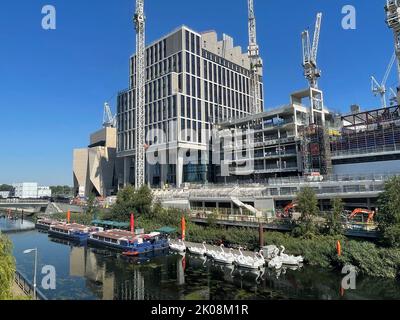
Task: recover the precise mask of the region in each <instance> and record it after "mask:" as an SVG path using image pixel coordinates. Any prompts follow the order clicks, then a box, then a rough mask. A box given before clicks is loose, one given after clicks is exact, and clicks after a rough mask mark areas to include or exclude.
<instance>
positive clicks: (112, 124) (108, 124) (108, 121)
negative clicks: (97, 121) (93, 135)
mask: <svg viewBox="0 0 400 320" xmlns="http://www.w3.org/2000/svg"><path fill="white" fill-rule="evenodd" d="M116 126H117V117H116V116H113V114H112V112H111V108H110V105H109V104H108V102H105V103H104V113H103V127H104V128H116Z"/></svg>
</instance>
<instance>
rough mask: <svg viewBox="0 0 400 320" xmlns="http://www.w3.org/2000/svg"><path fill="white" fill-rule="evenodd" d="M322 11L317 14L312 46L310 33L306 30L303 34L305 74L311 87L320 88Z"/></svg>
mask: <svg viewBox="0 0 400 320" xmlns="http://www.w3.org/2000/svg"><path fill="white" fill-rule="evenodd" d="M321 22H322V13H318V14H317V20H316V22H315V31H314V38H313V43H312V46H311V42H310V34H309V32H308V30H305V31H303V32H302V34H301V38H302V43H303V68H304V76H305V77H306V79H307V80H308V82H309V83H310V88H313V89H318V78H320V77H321V70H319V69H318V67H317V55H318V46H319V35H320V32H321Z"/></svg>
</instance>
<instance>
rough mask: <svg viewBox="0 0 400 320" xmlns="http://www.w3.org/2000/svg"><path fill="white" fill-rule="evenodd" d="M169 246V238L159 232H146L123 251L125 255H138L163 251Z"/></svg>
mask: <svg viewBox="0 0 400 320" xmlns="http://www.w3.org/2000/svg"><path fill="white" fill-rule="evenodd" d="M168 248H169V241H168V238H167V237H165V236H163V235H161V233H159V232H152V233H149V234H144V235H141V236H139V237H137V239H136V240H135V242H134V243H133V244H131V246H130V248H129V249H128V250H127V251H125V252H123V253H122V254H123V255H124V256H128V257H130V256H138V255H142V254H147V253H151V252H156V251H163V250H166V249H168Z"/></svg>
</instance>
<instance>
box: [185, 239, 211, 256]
mask: <svg viewBox="0 0 400 320" xmlns="http://www.w3.org/2000/svg"><path fill="white" fill-rule="evenodd" d="M187 250H188V251H189V252H190V253H192V254H195V255H198V256H204V255H205V254H206V252H207V248H206V245H205V242H203V247H202V248H200V247H188V248H187Z"/></svg>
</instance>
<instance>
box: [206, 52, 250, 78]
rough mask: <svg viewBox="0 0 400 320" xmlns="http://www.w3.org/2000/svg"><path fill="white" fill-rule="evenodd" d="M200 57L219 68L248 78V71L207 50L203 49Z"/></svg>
mask: <svg viewBox="0 0 400 320" xmlns="http://www.w3.org/2000/svg"><path fill="white" fill-rule="evenodd" d="M202 55H203V57H204V58H205V59H207V60H210V61H213V62H215V63H217V64H219V65H221V66H224V67H226V68H228V69H230V70H233V71H235V72H238V73H240V74H244V75H245V76H247V77H250V71H249V70H247V69H245V68H243V67H241V66H239V65H237V64H236V63H233V62H230V61H229V60H226V59H224V58H222V57H220V56H218V55H215V54H213V53H211V52H209V51H207V50H204V49H203V52H202Z"/></svg>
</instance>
